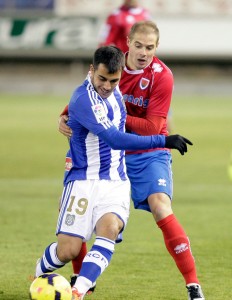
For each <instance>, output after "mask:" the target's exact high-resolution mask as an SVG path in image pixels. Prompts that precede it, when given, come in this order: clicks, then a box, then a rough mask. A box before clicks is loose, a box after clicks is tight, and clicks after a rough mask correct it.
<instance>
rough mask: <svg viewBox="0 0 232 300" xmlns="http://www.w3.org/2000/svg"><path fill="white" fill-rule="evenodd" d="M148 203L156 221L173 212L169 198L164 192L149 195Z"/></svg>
mask: <svg viewBox="0 0 232 300" xmlns="http://www.w3.org/2000/svg"><path fill="white" fill-rule="evenodd" d="M148 203H149V206H150V209H151V212H152V214H153V217H154V219H155V220H156V221H159V220H161V219H163V218H165V217H167V216H169V215H170V214H172V213H173V211H172V206H171V200H170V198H169V197H168V195H166V194H164V193H157V194H153V195H151V196H149V198H148Z"/></svg>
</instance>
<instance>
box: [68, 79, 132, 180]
mask: <svg viewBox="0 0 232 300" xmlns="http://www.w3.org/2000/svg"><path fill="white" fill-rule="evenodd" d="M122 101H123V100H122V95H121V92H120V91H119V88H118V87H117V88H116V89H115V90H114V92H113V93H112V94H111V96H110V97H109V98H107V99H102V98H101V97H100V96H99V94H98V93H97V92H96V91H95V90H94V87H93V85H92V83H91V80H90V77H89V76H88V77H87V79H86V80H85V81H84V83H83V84H82V85H81V86H80V87H78V88H77V89H76V90H75V91H74V93H73V95H72V97H71V100H70V102H69V106H68V113H69V121H68V123H67V124H68V126H70V127H71V128H72V132H73V134H72V137H71V138H70V150H69V151H68V153H67V157H66V170H65V176H64V183H65V184H66V183H68V182H69V181H73V180H86V179H106V180H126V179H127V175H126V167H125V160H124V156H125V151H124V150H113V149H112V148H111V147H110V146H108V145H107V144H106V143H105V142H104V141H102V140H101V139H100V138H99V137H98V136H97V134H99V133H101V132H102V131H105V130H106V129H109V128H110V127H112V126H115V127H116V128H117V129H118V130H119V131H121V132H125V122H126V110H125V105H124V103H123V102H122Z"/></svg>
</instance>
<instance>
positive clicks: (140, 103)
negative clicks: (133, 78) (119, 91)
mask: <svg viewBox="0 0 232 300" xmlns="http://www.w3.org/2000/svg"><path fill="white" fill-rule="evenodd" d="M123 100H124V101H125V102H128V103H132V104H134V105H137V106H141V107H143V108H147V106H148V102H149V99H143V97H142V96H140V97H139V98H138V97H137V98H135V97H134V96H133V95H127V94H125V95H123Z"/></svg>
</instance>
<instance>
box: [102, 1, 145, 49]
mask: <svg viewBox="0 0 232 300" xmlns="http://www.w3.org/2000/svg"><path fill="white" fill-rule="evenodd" d="M150 19H151V17H150V14H149V12H148V10H147V9H145V8H143V7H142V6H140V5H139V3H138V1H137V0H124V1H123V4H122V6H120V7H119V8H117V9H115V10H114V11H113V12H112V13H111V14H110V15H109V16H108V17H107V19H106V22H105V23H104V25H103V26H102V28H101V30H100V46H105V45H114V46H116V47H118V48H119V49H121V50H122V51H123V52H124V53H125V52H126V51H128V46H127V37H128V34H129V32H130V29H131V26H132V25H133V24H134V23H135V22H138V21H143V20H150Z"/></svg>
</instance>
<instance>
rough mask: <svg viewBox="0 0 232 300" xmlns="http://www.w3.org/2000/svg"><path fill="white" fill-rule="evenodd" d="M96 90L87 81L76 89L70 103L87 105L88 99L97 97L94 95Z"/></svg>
mask: <svg viewBox="0 0 232 300" xmlns="http://www.w3.org/2000/svg"><path fill="white" fill-rule="evenodd" d="M94 93H96V92H95V90H94V89H93V87H92V85H91V84H90V83H89V81H88V80H85V81H84V82H83V84H81V85H79V86H78V87H76V89H75V90H74V91H73V94H72V96H71V99H70V103H72V104H75V103H77V104H82V102H84V103H87V102H88V101H87V99H90V98H91V97H95V95H93V94H94Z"/></svg>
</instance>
